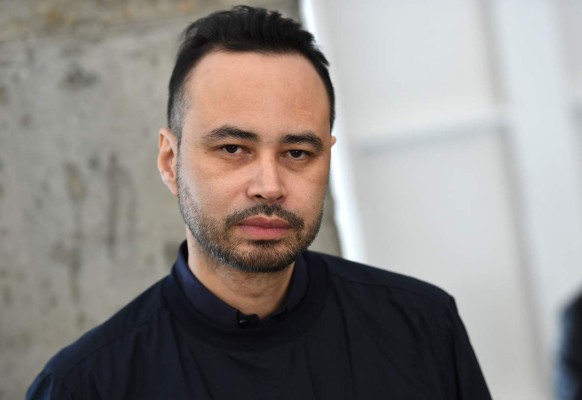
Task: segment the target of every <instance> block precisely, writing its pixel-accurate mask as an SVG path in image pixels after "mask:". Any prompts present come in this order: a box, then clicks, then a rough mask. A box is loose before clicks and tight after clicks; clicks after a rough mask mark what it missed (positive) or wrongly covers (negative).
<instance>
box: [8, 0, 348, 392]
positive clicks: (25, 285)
mask: <svg viewBox="0 0 582 400" xmlns="http://www.w3.org/2000/svg"><path fill="white" fill-rule="evenodd" d="M246 3H247V4H250V5H259V6H265V7H267V8H272V9H279V10H281V11H282V12H283V13H284V14H286V15H288V16H291V17H294V18H297V17H298V9H297V2H296V1H292V0H288V1H283V0H281V1H247V2H246ZM231 4H232V3H231V2H226V1H185V0H183V1H179V0H163V1H162V0H160V1H155V0H151V1H135V0H134V1H131V0H125V1H123V0H117V1H112V0H93V1H73V0H62V1H59V0H43V1H40V0H39V1H33V0H26V1H22V0H4V1H2V0H0V307H1V308H0V309H1V314H0V377H1V378H0V399H15V398H22V396H23V395H24V392H25V389H26V387H27V386H28V385H29V384H30V382H31V381H32V379H33V378H34V376H35V375H36V374H37V373H38V372H39V371H40V369H41V368H42V366H43V365H44V363H45V362H46V361H47V360H48V358H49V357H50V356H51V355H53V354H54V353H55V352H56V351H57V350H58V349H60V348H61V347H63V346H64V345H66V344H68V343H70V342H71V341H72V340H74V339H75V338H77V337H78V336H79V335H80V334H81V333H83V332H84V331H86V330H87V329H89V328H91V327H93V326H95V325H96V324H98V323H100V322H101V321H103V320H105V319H106V318H107V317H108V316H110V315H111V314H112V313H114V312H115V311H116V310H118V309H119V308H120V307H121V306H123V305H124V304H125V303H127V302H128V301H130V300H131V299H132V298H133V297H135V296H136V295H137V294H138V293H140V292H141V291H142V290H144V289H145V288H147V287H148V286H149V285H151V284H152V283H154V282H155V281H156V280H157V279H159V278H160V277H162V276H164V275H165V274H166V273H167V272H168V271H169V268H170V266H171V264H172V263H173V261H174V258H175V254H176V250H177V247H178V245H179V243H180V242H181V241H182V240H183V238H184V228H183V225H182V222H181V219H180V215H179V212H178V207H177V203H176V199H175V198H174V197H173V196H171V194H170V193H169V192H168V191H167V190H166V188H165V187H164V186H163V184H162V183H161V180H160V179H159V174H158V171H157V168H156V154H157V132H158V129H159V128H160V127H161V126H164V125H165V106H166V91H167V89H166V86H167V82H168V79H169V76H170V73H171V68H172V66H173V59H174V56H175V52H176V49H177V43H178V35H179V33H180V32H181V31H182V30H183V29H184V28H185V26H186V25H187V24H188V23H189V22H191V21H192V20H194V19H196V18H197V17H199V16H202V15H204V14H207V13H208V12H210V11H212V10H214V9H221V8H230V6H231ZM328 203H330V202H329V200H328ZM326 211H327V213H326V218H325V221H324V225H323V228H322V232H321V234H320V237H319V238H318V241H317V242H316V244H315V245H314V247H315V248H317V249H321V250H325V251H327V252H331V253H336V254H337V253H339V245H338V241H337V235H336V233H335V226H334V223H333V220H332V218H331V217H330V215H331V213H332V210H331V205H330V204H328V206H327V207H326Z"/></svg>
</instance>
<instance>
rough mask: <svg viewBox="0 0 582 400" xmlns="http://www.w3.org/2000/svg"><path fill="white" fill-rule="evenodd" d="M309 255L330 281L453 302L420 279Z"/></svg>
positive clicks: (443, 303)
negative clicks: (324, 268) (317, 260)
mask: <svg viewBox="0 0 582 400" xmlns="http://www.w3.org/2000/svg"><path fill="white" fill-rule="evenodd" d="M309 253H310V254H311V255H312V256H315V257H320V258H321V259H322V260H323V261H324V262H325V264H326V265H327V266H328V271H329V274H330V277H331V278H332V279H338V280H342V281H344V282H351V283H353V284H356V285H367V286H381V287H384V288H386V289H390V290H392V291H397V292H401V293H406V294H408V295H411V296H414V297H420V298H424V299H426V300H428V301H431V302H436V303H438V304H441V305H443V306H450V304H451V302H452V301H453V299H452V297H451V296H450V295H449V294H448V293H447V292H446V291H444V290H443V289H441V288H439V287H438V286H435V285H433V284H431V283H428V282H425V281H422V280H420V279H416V278H413V277H411V276H407V275H403V274H399V273H396V272H392V271H387V270H384V269H381V268H378V267H373V266H370V265H365V264H361V263H358V262H354V261H350V260H346V259H344V258H340V257H337V256H332V255H329V254H323V253H319V252H309Z"/></svg>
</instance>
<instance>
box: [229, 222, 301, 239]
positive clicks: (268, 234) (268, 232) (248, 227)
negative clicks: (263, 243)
mask: <svg viewBox="0 0 582 400" xmlns="http://www.w3.org/2000/svg"><path fill="white" fill-rule="evenodd" d="M237 226H238V227H239V228H240V229H241V230H242V231H243V232H244V233H245V235H247V236H249V237H251V238H252V239H255V240H276V239H280V238H282V237H283V236H285V235H286V234H287V232H288V231H289V229H291V225H290V224H289V223H288V222H287V221H285V220H282V219H279V218H267V217H250V218H247V219H245V220H244V221H242V222H241V223H239V224H238V225H237Z"/></svg>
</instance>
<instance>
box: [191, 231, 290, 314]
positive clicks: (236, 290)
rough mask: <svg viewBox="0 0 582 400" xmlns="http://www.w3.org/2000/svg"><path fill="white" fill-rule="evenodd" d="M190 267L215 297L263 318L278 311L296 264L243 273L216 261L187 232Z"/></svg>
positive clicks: (243, 311) (242, 310) (244, 311)
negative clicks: (274, 269)
mask: <svg viewBox="0 0 582 400" xmlns="http://www.w3.org/2000/svg"><path fill="white" fill-rule="evenodd" d="M186 240H187V243H188V266H189V267H190V270H191V271H192V273H193V274H194V275H195V276H196V278H197V279H198V280H199V281H200V282H201V283H202V284H203V285H204V286H205V287H206V288H207V289H208V290H210V291H211V292H212V293H213V294H214V295H215V296H217V297H218V298H219V299H221V300H222V301H224V302H225V303H226V304H228V305H230V306H231V307H234V308H236V309H237V310H239V311H241V312H242V313H245V314H257V315H258V316H259V318H261V319H263V318H265V317H267V316H268V315H270V314H272V313H273V312H275V311H276V310H278V309H279V308H280V307H281V306H282V305H283V301H284V299H285V296H286V294H287V290H288V288H289V282H290V281H291V275H292V273H293V268H294V263H293V264H290V265H289V267H287V268H285V269H284V270H283V271H279V272H268V273H266V272H263V273H261V272H258V273H253V272H243V271H240V270H237V269H235V268H234V267H232V266H230V265H225V264H222V263H220V262H219V261H218V260H216V259H215V258H214V257H213V256H211V255H209V254H208V253H206V251H204V250H203V249H202V248H200V245H199V244H198V242H197V241H196V239H194V238H193V237H192V234H191V233H190V232H187V238H186Z"/></svg>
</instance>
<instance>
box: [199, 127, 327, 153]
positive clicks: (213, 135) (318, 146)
mask: <svg viewBox="0 0 582 400" xmlns="http://www.w3.org/2000/svg"><path fill="white" fill-rule="evenodd" d="M228 138H231V139H241V140H248V141H252V142H258V141H260V138H259V135H257V134H256V133H254V132H249V131H245V130H243V129H240V128H236V127H234V126H232V125H223V126H220V127H218V128H215V129H213V130H211V131H210V132H208V133H207V134H206V135H204V137H203V139H204V141H205V142H214V141H219V140H223V139H228ZM281 143H282V144H308V145H311V146H313V147H314V148H315V150H316V151H322V150H323V141H322V140H321V139H320V138H319V136H317V135H316V134H315V133H313V132H310V131H307V132H301V133H291V134H287V135H285V136H284V137H283V138H282V139H281Z"/></svg>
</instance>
